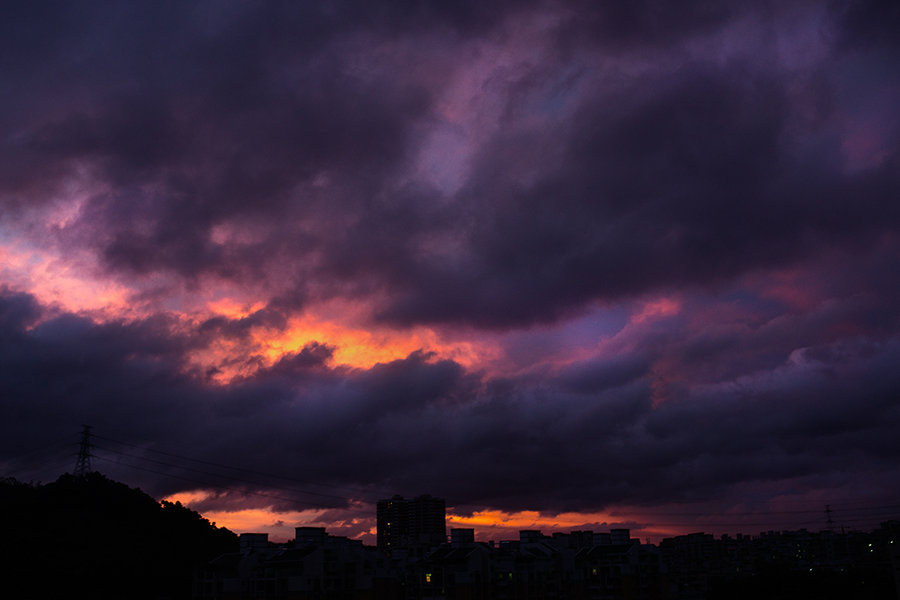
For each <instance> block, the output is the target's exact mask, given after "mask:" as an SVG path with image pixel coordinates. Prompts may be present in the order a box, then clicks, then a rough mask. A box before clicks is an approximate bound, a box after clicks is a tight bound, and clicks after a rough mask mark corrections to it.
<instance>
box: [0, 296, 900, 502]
mask: <svg viewBox="0 0 900 600" xmlns="http://www.w3.org/2000/svg"><path fill="white" fill-rule="evenodd" d="M28 304H32V305H33V302H32V301H30V300H29V299H27V298H23V297H22V296H21V295H14V294H8V293H7V294H5V295H4V296H3V297H2V302H0V307H2V311H0V314H5V315H14V317H10V318H7V319H5V320H4V321H3V326H4V331H3V332H2V333H3V335H2V336H0V339H2V340H3V342H2V348H0V356H2V359H3V360H2V364H3V365H4V373H3V377H2V385H3V389H2V394H3V397H4V398H5V399H6V401H5V403H4V410H6V411H7V414H10V415H12V417H13V418H11V419H5V420H4V426H3V429H4V431H3V433H4V435H3V440H4V441H3V446H2V449H3V454H4V458H5V461H6V465H7V469H11V470H12V471H13V472H14V473H27V472H30V471H29V469H35V468H37V466H36V465H32V464H30V463H29V462H28V461H27V460H21V461H20V460H17V458H16V457H17V456H19V454H21V452H22V450H23V449H29V448H34V447H38V446H41V445H43V444H47V443H50V442H53V441H56V440H58V439H62V438H66V437H69V438H71V439H72V446H73V447H74V442H75V436H74V433H75V432H76V431H77V429H78V424H79V423H82V422H90V423H92V424H93V425H94V426H95V428H96V429H95V431H96V433H97V434H98V435H99V436H101V437H100V438H99V441H98V450H97V455H98V456H99V457H102V459H103V460H98V461H97V466H98V467H99V468H100V469H101V470H103V471H104V472H107V473H116V474H118V475H119V477H121V478H126V479H127V480H128V481H135V482H143V483H142V485H143V486H144V487H145V488H146V489H148V490H150V491H152V492H153V493H157V494H164V493H172V492H175V491H179V490H185V489H193V488H196V487H198V486H201V487H202V486H204V485H205V486H211V487H212V489H214V490H215V489H219V490H220V491H224V489H226V488H227V489H231V490H232V491H231V492H230V494H229V495H227V496H225V497H223V498H222V499H221V502H220V503H219V506H220V507H226V506H231V505H233V504H234V503H235V502H238V503H240V502H241V500H240V498H241V497H243V496H242V494H244V495H246V494H247V493H249V494H250V496H253V493H254V492H255V491H259V490H262V491H263V493H265V494H268V496H263V497H252V498H250V499H249V500H247V501H246V503H245V506H248V505H250V504H254V505H255V504H259V503H264V504H274V505H275V506H277V507H279V508H281V509H283V510H288V509H291V510H296V509H298V508H306V507H310V506H313V505H318V506H342V505H344V504H345V501H344V500H342V498H350V497H353V498H358V499H363V500H374V499H377V498H378V497H380V496H383V495H385V494H388V493H393V492H397V491H399V492H401V493H406V494H417V493H422V492H426V491H427V492H431V493H435V494H440V495H442V496H445V497H447V498H448V499H449V500H450V501H451V502H452V503H454V504H455V505H457V506H460V507H465V506H472V507H477V506H482V507H483V506H492V507H499V508H502V509H506V510H517V509H540V510H548V511H562V510H585V511H590V510H598V509H600V508H602V507H604V506H608V505H611V504H614V503H617V502H619V503H620V502H627V503H646V502H652V501H653V499H662V498H664V499H666V501H676V500H692V499H698V498H709V497H714V498H716V499H717V500H720V501H723V502H728V501H732V502H737V501H738V499H734V498H731V499H730V496H729V493H730V490H731V489H732V488H733V487H735V486H739V485H741V484H743V483H746V482H748V481H757V480H762V481H776V482H777V481H787V480H791V479H794V478H799V477H811V476H817V477H819V479H820V480H821V479H822V478H827V476H828V475H829V474H835V473H842V472H845V471H846V470H848V469H855V470H856V472H857V473H858V474H862V475H865V474H866V473H869V472H870V471H872V470H884V469H887V470H890V469H891V468H894V467H892V465H896V459H897V455H898V453H900V447H898V445H897V443H896V436H895V435H894V434H895V432H896V428H897V426H900V422H898V419H900V414H898V413H897V411H896V401H897V397H898V396H897V395H898V393H900V378H898V374H897V372H896V368H895V366H896V364H897V361H898V360H900V347H898V344H897V342H896V338H893V339H887V340H884V341H877V340H870V341H865V340H862V341H851V342H842V341H836V342H825V341H823V342H822V343H820V344H817V345H814V346H811V347H808V348H804V349H797V350H794V351H793V352H791V353H790V355H789V356H785V359H784V360H782V361H781V363H780V364H778V365H777V366H775V367H773V368H769V369H765V370H759V369H754V368H746V369H744V370H743V371H741V372H740V373H739V374H734V373H731V374H729V376H728V377H726V378H718V379H711V380H709V381H708V382H699V383H695V384H692V385H690V386H686V387H684V388H683V389H682V390H681V392H680V393H678V394H676V395H674V396H673V397H672V398H670V399H669V400H668V401H666V402H664V403H663V404H662V405H660V406H657V407H656V408H653V407H652V406H651V399H650V398H651V388H652V377H653V373H652V368H651V367H650V366H649V362H650V361H653V360H656V359H657V358H659V355H660V350H659V349H658V348H659V344H656V346H657V350H656V354H654V353H653V352H651V351H648V350H646V349H645V350H636V351H635V353H633V354H631V355H623V356H621V357H618V358H614V359H611V360H609V361H607V362H606V363H603V362H602V361H599V360H596V359H594V360H591V361H588V362H585V363H583V364H581V365H573V366H572V367H570V368H568V369H566V370H565V371H564V372H562V373H560V374H559V375H548V376H544V377H541V378H534V377H531V376H523V377H517V378H506V379H504V380H497V379H490V378H486V377H485V376H477V375H472V374H467V373H466V372H465V371H464V370H463V369H462V368H461V367H460V366H459V365H457V364H456V363H454V362H452V361H446V360H435V359H434V357H430V356H428V355H426V354H423V353H413V354H411V355H410V356H408V357H407V358H405V359H403V360H397V361H393V362H391V363H387V364H380V365H376V366H374V367H373V368H371V369H367V370H362V369H349V370H348V369H346V368H340V369H332V368H329V367H328V366H327V361H328V360H329V358H330V357H331V349H330V348H328V347H326V346H322V345H320V344H310V345H308V346H307V347H306V348H304V349H303V350H302V351H300V352H299V353H297V354H295V355H292V356H290V355H289V356H286V357H284V358H283V359H282V360H281V361H279V362H276V363H275V364H274V365H273V366H272V367H270V368H268V369H264V370H261V371H259V372H258V373H257V374H256V375H255V376H254V377H253V378H251V379H247V380H244V381H243V382H237V383H233V384H232V385H230V386H227V387H210V386H207V385H205V384H204V383H203V379H202V377H201V376H200V375H198V374H193V375H192V374H185V373H183V372H182V371H181V370H180V366H179V365H180V364H181V361H182V359H183V355H184V353H185V352H188V351H189V350H190V349H191V348H192V346H191V342H190V341H189V340H192V339H193V336H191V335H179V334H178V333H173V331H177V328H174V327H173V326H172V323H167V322H164V321H161V320H154V319H150V320H147V321H144V322H138V323H133V324H124V323H113V324H106V325H97V324H93V323H91V322H90V321H87V320H85V319H81V318H77V317H74V316H70V315H66V316H61V317H58V318H55V319H51V320H49V321H46V322H44V323H41V324H40V325H37V326H36V327H33V328H31V329H28V330H25V329H24V328H23V324H24V323H26V322H28V320H29V319H30V318H32V317H31V316H30V315H32V313H30V312H29V311H21V310H20V308H21V306H23V305H28ZM17 311H18V312H17ZM793 325H794V324H793V323H790V322H786V323H783V324H781V326H780V333H779V335H780V336H781V337H782V340H783V341H782V343H781V345H780V347H781V349H782V351H783V352H784V351H786V350H787V348H790V341H789V340H790V338H791V328H792V327H793ZM688 337H690V335H689V334H688ZM691 343H692V341H691V340H690V339H688V340H686V341H685V342H683V343H682V342H681V341H678V340H675V339H673V340H670V341H669V342H668V344H669V346H670V347H669V348H667V350H668V351H675V352H677V351H679V349H682V348H684V347H686V346H689V345H690V344H691ZM749 343H751V344H752V343H753V342H752V340H751V341H750V342H749ZM32 423H34V424H40V427H38V428H34V427H30V426H29V427H24V426H22V425H23V424H32ZM105 438H109V439H111V440H116V442H111V441H106V440H105ZM119 442H124V443H125V444H124V445H123V444H120V443H119ZM157 450H162V451H166V452H175V453H176V454H179V455H182V456H185V455H186V456H189V457H194V458H200V459H204V460H207V461H211V463H192V462H188V461H186V460H183V459H179V458H177V457H173V456H172V455H159V454H154V452H155V451H157ZM213 463H214V464H217V465H231V466H239V467H242V468H245V469H249V470H250V471H245V472H238V473H235V472H234V471H233V470H231V471H229V470H223V469H221V468H217V467H215V466H211V465H213ZM148 470H149V471H150V473H149V474H148V473H147V471H148ZM266 474H276V475H281V476H282V477H288V478H289V480H288V481H287V482H286V481H285V480H283V479H281V480H279V479H273V478H271V477H269V476H268V475H266ZM236 480H237V481H236ZM322 484H325V486H326V487H324V488H323V487H321V486H322ZM217 486H218V487H217ZM222 486H224V487H222ZM316 486H319V487H316ZM348 488H350V489H352V490H355V491H347V489H348ZM329 490H330V491H329ZM304 491H305V492H314V493H311V494H310V493H302V492H304ZM316 492H318V493H319V494H320V495H319V496H316V494H315V493H316ZM206 503H207V504H209V505H210V507H213V506H214V505H216V500H215V499H214V498H213V499H208V500H207V501H206Z"/></svg>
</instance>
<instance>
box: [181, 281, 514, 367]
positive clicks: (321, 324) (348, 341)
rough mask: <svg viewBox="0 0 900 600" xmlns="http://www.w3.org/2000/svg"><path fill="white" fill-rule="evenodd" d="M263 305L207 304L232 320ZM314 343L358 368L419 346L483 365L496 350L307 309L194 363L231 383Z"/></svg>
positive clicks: (220, 343) (335, 360)
mask: <svg viewBox="0 0 900 600" xmlns="http://www.w3.org/2000/svg"><path fill="white" fill-rule="evenodd" d="M263 306H264V305H263V303H261V302H257V303H255V304H252V305H246V304H241V303H239V302H236V301H234V300H232V299H229V298H224V299H220V300H216V301H214V302H209V303H207V308H208V310H210V311H212V312H213V313H215V314H217V315H221V316H225V317H227V318H229V319H240V318H243V317H246V316H248V315H250V314H252V313H253V312H254V311H256V310H258V309H260V308H262V307H263ZM322 312H323V313H326V314H327V312H328V311H327V310H324V309H323V311H322ZM313 342H318V343H320V344H325V345H327V346H331V347H332V348H333V351H334V354H333V356H332V359H331V361H330V363H331V365H332V366H345V367H350V368H359V369H368V368H371V367H372V366H373V365H375V364H378V363H386V362H390V361H394V360H399V359H403V358H406V357H407V356H409V355H410V354H411V353H413V352H416V351H419V350H421V351H424V352H433V353H434V354H435V356H436V358H437V359H452V360H455V361H456V362H458V363H460V364H461V365H463V366H465V367H473V366H476V365H481V364H483V363H484V362H485V361H487V360H489V359H490V358H491V357H492V356H493V355H494V354H495V353H496V351H495V349H493V348H492V347H490V346H489V345H487V344H479V343H478V342H470V341H465V342H451V343H448V342H444V341H442V340H441V338H440V336H439V335H438V334H437V333H435V332H434V331H432V330H431V329H428V328H424V327H418V328H413V329H408V330H390V329H384V328H367V327H363V326H353V325H351V324H345V323H342V322H339V321H338V320H336V319H331V318H328V317H323V316H320V315H318V314H313V313H311V312H308V313H306V314H304V315H302V316H299V317H295V318H293V319H291V320H290V321H289V324H288V327H287V328H286V329H284V330H280V329H275V328H267V327H256V328H254V329H253V330H252V331H251V333H250V334H249V337H248V338H242V339H230V338H220V339H217V340H215V341H214V342H212V344H211V345H210V346H209V347H207V348H206V349H204V350H202V351H199V352H195V353H194V355H193V356H192V361H193V363H194V365H195V366H198V367H202V368H208V367H210V366H215V367H216V368H217V369H218V371H219V372H218V373H217V374H216V375H215V376H214V377H213V380H214V381H215V382H216V383H219V384H227V383H228V382H230V381H231V380H233V379H235V378H238V377H245V376H248V375H252V374H253V372H255V371H256V370H258V369H259V368H261V367H265V366H269V365H272V364H274V363H275V362H277V361H278V360H279V359H280V358H281V357H283V356H285V355H288V354H291V353H297V352H300V351H301V350H302V349H303V348H304V347H305V346H306V345H308V344H311V343H313Z"/></svg>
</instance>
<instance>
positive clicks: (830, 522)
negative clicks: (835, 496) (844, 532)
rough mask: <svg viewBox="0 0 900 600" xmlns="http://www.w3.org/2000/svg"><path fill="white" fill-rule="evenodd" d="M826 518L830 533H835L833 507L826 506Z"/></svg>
mask: <svg viewBox="0 0 900 600" xmlns="http://www.w3.org/2000/svg"><path fill="white" fill-rule="evenodd" d="M825 518H826V521H825V522H826V523H827V524H828V531H834V520H833V519H832V518H831V505H830V504H826V505H825Z"/></svg>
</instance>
